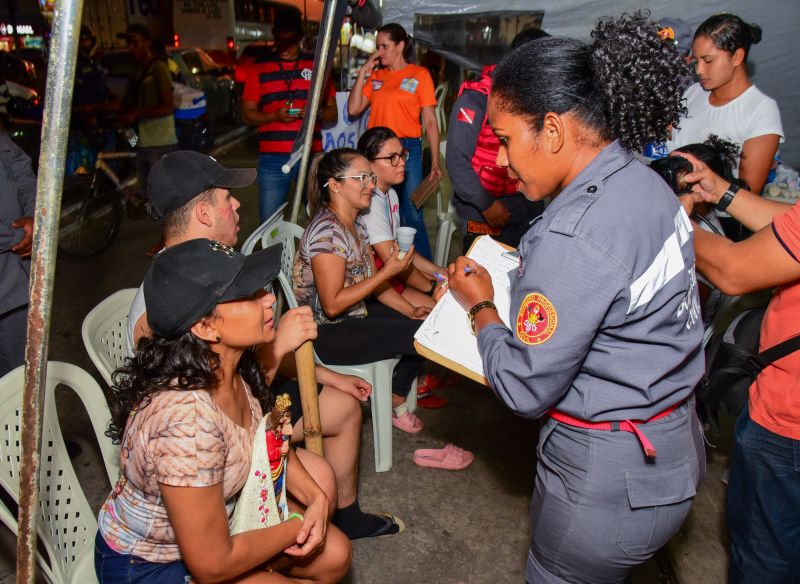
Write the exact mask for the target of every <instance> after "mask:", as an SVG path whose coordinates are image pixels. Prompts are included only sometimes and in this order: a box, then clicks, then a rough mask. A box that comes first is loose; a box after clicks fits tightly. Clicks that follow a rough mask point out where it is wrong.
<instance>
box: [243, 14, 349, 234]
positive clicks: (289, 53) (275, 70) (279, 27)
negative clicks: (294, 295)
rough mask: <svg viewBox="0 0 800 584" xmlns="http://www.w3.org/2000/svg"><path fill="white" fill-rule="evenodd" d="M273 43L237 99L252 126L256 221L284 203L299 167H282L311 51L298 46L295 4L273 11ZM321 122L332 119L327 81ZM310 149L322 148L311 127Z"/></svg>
mask: <svg viewBox="0 0 800 584" xmlns="http://www.w3.org/2000/svg"><path fill="white" fill-rule="evenodd" d="M272 35H273V37H274V38H275V47H274V48H273V49H272V50H271V51H269V52H267V53H265V54H264V55H262V56H260V57H258V58H257V59H256V61H255V63H253V64H252V65H251V66H250V67H249V70H248V73H247V81H246V82H245V86H244V94H243V99H242V118H243V119H244V121H245V122H247V123H248V124H250V125H252V126H258V131H259V151H260V153H261V156H260V157H259V162H258V193H259V216H260V217H261V221H265V220H266V219H267V218H269V217H270V216H271V215H272V214H273V213H274V212H275V211H276V210H277V209H278V208H279V207H280V206H281V205H283V204H284V203H285V202H286V199H287V195H288V193H289V185H290V183H291V181H293V180H297V173H298V169H299V165H295V166H294V168H293V169H292V172H290V173H289V174H284V173H283V170H282V168H283V165H284V164H286V163H287V162H288V160H289V155H290V154H291V153H292V146H293V145H294V141H295V138H296V137H297V133H298V132H299V131H300V127H301V126H302V123H303V116H304V115H305V110H306V102H307V100H308V92H309V91H310V89H311V81H312V79H311V77H312V72H313V70H314V55H312V54H310V53H306V52H305V51H303V50H302V49H301V47H300V41H301V40H302V39H303V21H302V18H301V16H300V12H299V11H298V10H297V9H296V8H292V7H286V6H281V7H279V8H277V9H276V16H275V24H274V26H273V27H272ZM320 113H321V118H322V121H323V122H326V123H332V124H335V123H336V119H337V111H336V91H335V90H334V87H333V82H332V81H331V80H329V81H328V83H327V84H326V85H325V88H324V89H323V95H322V106H321V108H320ZM312 151H313V152H322V134H321V132H320V127H319V125H317V126H316V127H315V129H314V142H313V144H312Z"/></svg>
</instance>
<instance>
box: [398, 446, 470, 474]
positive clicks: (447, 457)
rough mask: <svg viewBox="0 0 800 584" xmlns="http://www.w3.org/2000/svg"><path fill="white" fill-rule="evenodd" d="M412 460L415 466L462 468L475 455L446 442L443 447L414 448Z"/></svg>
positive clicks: (466, 465)
mask: <svg viewBox="0 0 800 584" xmlns="http://www.w3.org/2000/svg"><path fill="white" fill-rule="evenodd" d="M413 460H414V464H416V465H417V466H424V467H428V468H441V469H444V470H464V469H465V468H467V467H468V466H469V465H470V464H472V461H473V460H475V455H474V454H472V453H471V452H470V451H469V450H464V449H463V448H459V447H458V446H455V445H454V444H448V445H447V446H445V447H444V448H429V449H423V448H420V449H419V450H415V451H414V457H413Z"/></svg>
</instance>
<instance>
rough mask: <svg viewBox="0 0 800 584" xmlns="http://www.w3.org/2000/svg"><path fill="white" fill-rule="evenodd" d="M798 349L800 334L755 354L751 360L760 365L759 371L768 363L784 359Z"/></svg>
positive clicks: (799, 347)
mask: <svg viewBox="0 0 800 584" xmlns="http://www.w3.org/2000/svg"><path fill="white" fill-rule="evenodd" d="M798 349H800V335H797V336H795V337H792V338H791V339H786V340H785V341H783V342H782V343H778V344H777V345H774V346H772V347H770V348H769V349H765V350H763V351H761V352H760V353H757V354H755V355H753V356H752V357H751V358H750V360H752V361H753V364H754V365H757V366H758V367H759V371H761V370H762V369H764V368H765V367H766V366H767V365H770V364H772V363H774V362H775V361H777V360H778V359H783V358H784V357H786V356H787V355H790V354H792V353H794V352H795V351H797V350H798Z"/></svg>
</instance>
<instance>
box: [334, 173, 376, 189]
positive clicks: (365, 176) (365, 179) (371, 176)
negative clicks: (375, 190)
mask: <svg viewBox="0 0 800 584" xmlns="http://www.w3.org/2000/svg"><path fill="white" fill-rule="evenodd" d="M333 178H335V179H336V180H344V179H346V178H357V179H358V180H360V181H361V188H362V189H365V188H367V187H368V186H369V185H370V184H372V185H373V186H375V185H376V184H378V175H377V174H375V173H374V172H362V173H361V174H352V175H349V176H335V177H333Z"/></svg>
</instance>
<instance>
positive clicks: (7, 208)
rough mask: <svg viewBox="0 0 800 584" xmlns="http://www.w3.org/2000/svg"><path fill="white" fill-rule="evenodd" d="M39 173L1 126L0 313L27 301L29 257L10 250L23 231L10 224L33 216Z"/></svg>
mask: <svg viewBox="0 0 800 584" xmlns="http://www.w3.org/2000/svg"><path fill="white" fill-rule="evenodd" d="M35 207H36V177H35V176H34V174H33V169H32V168H31V159H30V158H29V157H28V155H27V154H25V153H24V152H23V151H22V149H21V148H20V147H19V146H17V145H16V144H15V143H14V142H12V141H11V138H10V137H9V136H8V134H7V133H6V132H5V130H2V129H0V316H2V315H3V314H5V313H6V312H8V311H10V310H14V309H15V308H19V307H20V306H23V305H25V304H27V303H28V273H29V271H30V265H31V261H30V258H21V257H20V256H19V255H17V254H16V253H14V252H13V251H11V248H12V247H13V246H14V245H16V244H17V243H19V242H20V240H21V239H22V236H23V235H24V232H23V230H22V229H20V228H18V227H12V226H11V224H12V223H14V221H16V220H17V219H20V218H21V217H33V213H34V211H35Z"/></svg>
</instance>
